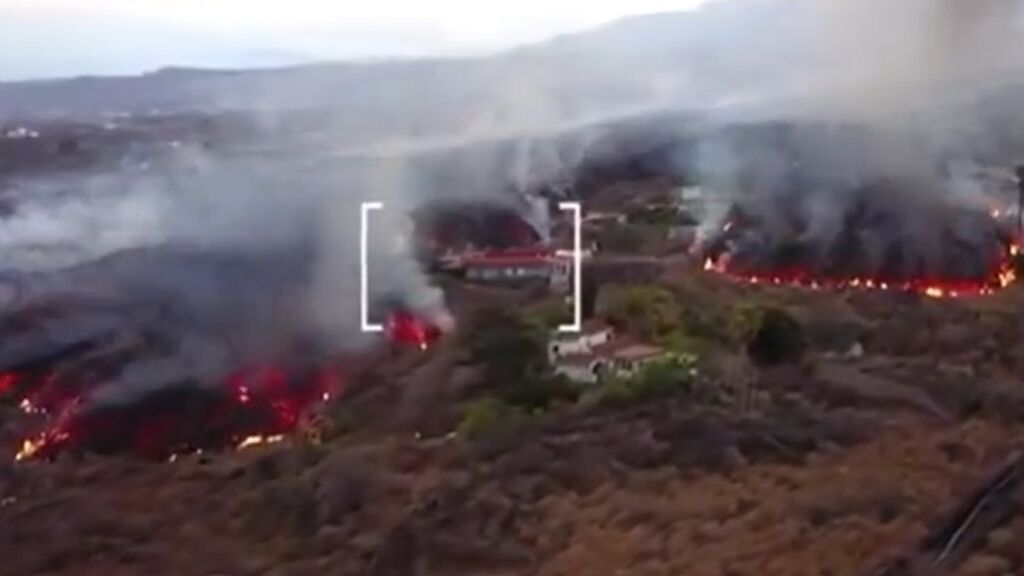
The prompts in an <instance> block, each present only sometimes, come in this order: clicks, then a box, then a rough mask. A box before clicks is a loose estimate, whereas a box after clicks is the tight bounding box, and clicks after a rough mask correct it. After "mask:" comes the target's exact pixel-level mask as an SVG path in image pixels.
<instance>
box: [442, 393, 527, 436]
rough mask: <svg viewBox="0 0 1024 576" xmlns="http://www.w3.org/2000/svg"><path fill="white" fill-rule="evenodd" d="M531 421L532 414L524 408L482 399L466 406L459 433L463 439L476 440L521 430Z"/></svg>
mask: <svg viewBox="0 0 1024 576" xmlns="http://www.w3.org/2000/svg"><path fill="white" fill-rule="evenodd" d="M530 420H531V414H529V413H528V412H527V411H526V410H524V409H522V408H519V407H516V406H511V405H509V404H508V403H506V402H504V401H502V400H500V399H498V398H494V397H488V398H482V399H480V400H476V401H473V402H470V403H469V404H467V405H466V407H465V409H464V410H463V416H462V422H460V423H459V427H458V433H459V435H460V436H462V437H463V438H468V439H470V440H476V439H479V438H482V437H485V436H487V435H489V434H492V433H494V432H497V431H500V430H514V429H517V428H520V427H522V426H525V425H526V424H528V423H529V422H530Z"/></svg>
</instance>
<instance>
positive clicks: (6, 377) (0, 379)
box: [0, 372, 18, 396]
mask: <svg viewBox="0 0 1024 576" xmlns="http://www.w3.org/2000/svg"><path fill="white" fill-rule="evenodd" d="M17 384H18V375H17V374H13V373H10V372H8V373H6V374H0V396H5V395H7V394H8V393H10V392H12V391H13V390H14V387H15V386H17Z"/></svg>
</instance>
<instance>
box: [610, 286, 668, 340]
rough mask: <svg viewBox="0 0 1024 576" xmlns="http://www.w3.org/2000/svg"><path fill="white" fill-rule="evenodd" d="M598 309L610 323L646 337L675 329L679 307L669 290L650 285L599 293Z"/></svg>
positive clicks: (663, 335)
mask: <svg viewBox="0 0 1024 576" xmlns="http://www.w3.org/2000/svg"><path fill="white" fill-rule="evenodd" d="M601 299H602V302H601V306H600V307H601V309H602V310H603V312H604V315H605V316H607V317H608V318H609V319H610V320H611V321H612V323H613V324H615V325H617V326H624V327H626V328H627V329H628V330H629V331H630V332H632V333H634V334H636V335H637V336H640V337H642V338H645V339H648V340H657V339H660V338H664V337H666V336H668V335H670V334H671V333H672V332H674V331H675V330H676V329H677V328H678V326H677V320H678V318H679V317H680V314H681V311H680V308H679V304H678V302H676V299H675V296H674V295H673V294H672V293H671V292H669V291H668V290H665V289H662V288H656V287H650V286H630V287H619V288H612V289H609V290H607V291H606V293H603V294H602V295H601Z"/></svg>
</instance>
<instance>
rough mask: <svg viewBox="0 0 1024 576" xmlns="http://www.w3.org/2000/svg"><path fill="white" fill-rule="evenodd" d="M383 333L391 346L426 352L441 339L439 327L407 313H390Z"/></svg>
mask: <svg viewBox="0 0 1024 576" xmlns="http://www.w3.org/2000/svg"><path fill="white" fill-rule="evenodd" d="M384 333H385V334H386V335H387V338H388V341H389V342H391V344H392V345H394V346H398V347H403V348H416V349H418V350H420V351H426V350H427V349H428V348H430V346H431V345H432V344H433V343H434V342H436V341H437V340H438V338H440V337H441V329H440V328H439V327H437V326H435V325H433V324H431V323H428V322H427V321H426V320H424V319H423V318H420V317H419V316H417V315H415V314H413V313H411V312H408V311H398V312H394V313H392V314H391V316H389V317H388V320H387V323H386V324H385V326H384Z"/></svg>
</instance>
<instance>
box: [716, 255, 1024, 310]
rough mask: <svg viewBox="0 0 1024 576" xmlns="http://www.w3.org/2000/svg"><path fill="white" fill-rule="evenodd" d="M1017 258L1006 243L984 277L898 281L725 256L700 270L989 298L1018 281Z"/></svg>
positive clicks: (754, 279) (810, 284)
mask: <svg viewBox="0 0 1024 576" xmlns="http://www.w3.org/2000/svg"><path fill="white" fill-rule="evenodd" d="M1020 255H1021V246H1020V244H1018V243H1017V242H1011V243H1009V244H1008V245H1007V246H1006V249H1005V250H1004V254H1003V256H1002V258H1000V260H999V264H998V266H996V267H995V268H994V269H993V270H992V271H991V272H990V273H989V274H988V275H987V276H985V277H983V278H977V279H956V278H929V277H921V278H910V279H902V280H898V279H891V278H886V277H884V276H878V277H870V276H869V277H859V276H851V277H843V276H826V275H817V274H815V273H813V272H811V271H810V270H807V269H803V268H800V267H789V268H785V269H782V268H780V269H777V270H770V271H743V270H739V269H737V268H735V267H733V266H732V265H730V263H729V259H728V256H727V255H720V256H719V258H717V259H716V258H712V257H707V258H706V259H705V260H704V270H705V271H707V272H713V273H716V274H721V275H723V276H726V277H728V278H731V279H733V280H737V281H740V282H745V283H748V284H751V285H761V286H795V287H800V288H806V289H810V290H863V291H899V292H910V293H916V294H921V295H923V296H927V297H929V298H935V299H945V298H963V297H972V296H990V295H992V294H995V293H996V292H998V291H999V290H1002V289H1005V288H1008V287H1010V286H1011V285H1012V284H1014V283H1015V282H1016V281H1017V280H1018V276H1017V270H1016V266H1015V260H1016V259H1017V258H1018V257H1019V256H1020Z"/></svg>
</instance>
